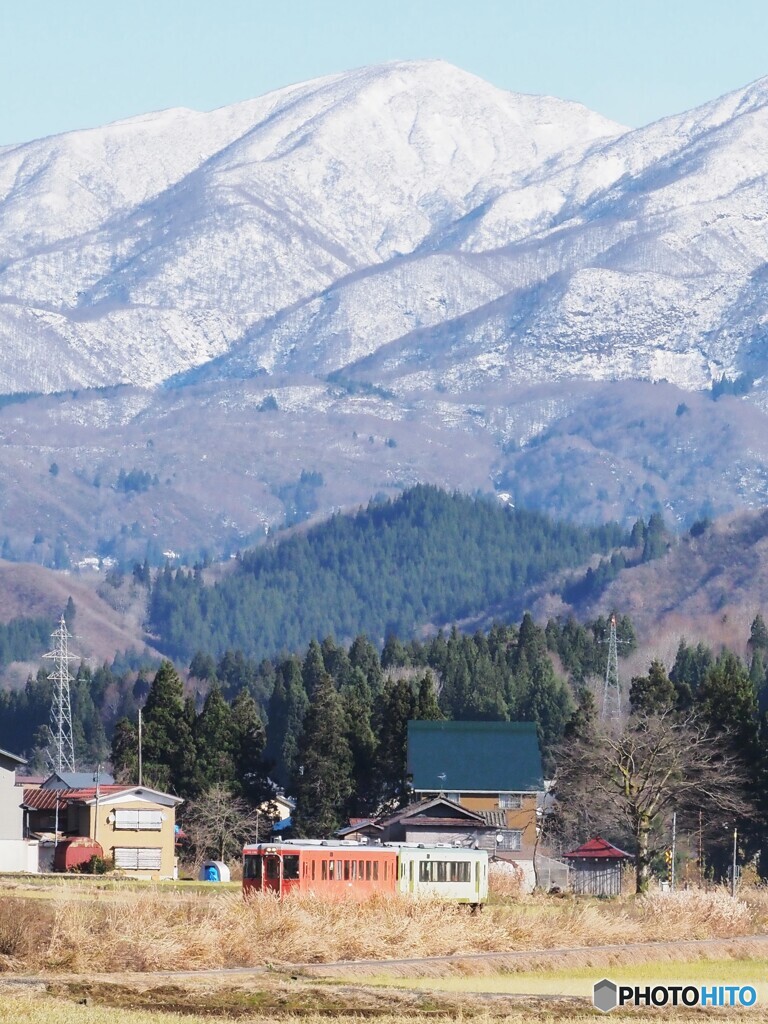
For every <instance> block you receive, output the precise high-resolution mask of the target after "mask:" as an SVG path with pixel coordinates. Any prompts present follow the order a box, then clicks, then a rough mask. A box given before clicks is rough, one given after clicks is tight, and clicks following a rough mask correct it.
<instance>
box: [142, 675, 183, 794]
mask: <svg viewBox="0 0 768 1024" xmlns="http://www.w3.org/2000/svg"><path fill="white" fill-rule="evenodd" d="M192 714H193V715H194V705H193V707H192ZM143 725H144V729H143V762H144V781H145V783H147V784H148V785H152V786H154V788H156V789H161V790H163V789H165V790H170V791H172V792H177V793H179V794H180V795H182V796H184V795H187V794H188V793H190V791H191V790H192V789H193V788H194V783H193V780H192V770H193V766H194V753H195V751H194V741H193V737H192V729H191V726H190V719H189V709H188V707H187V708H185V702H184V687H183V684H182V681H181V678H180V677H179V675H178V673H177V672H176V669H175V668H174V667H173V665H172V664H171V662H170V661H164V662H163V663H162V664H161V666H160V668H159V669H158V671H157V674H156V675H155V678H154V679H153V681H152V685H151V687H150V690H149V694H148V695H147V702H146V704H145V705H144V715H143Z"/></svg>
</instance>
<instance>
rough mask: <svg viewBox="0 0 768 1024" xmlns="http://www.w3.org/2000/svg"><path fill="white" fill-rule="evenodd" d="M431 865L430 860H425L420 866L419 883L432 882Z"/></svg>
mask: <svg viewBox="0 0 768 1024" xmlns="http://www.w3.org/2000/svg"><path fill="white" fill-rule="evenodd" d="M429 868H430V863H429V861H428V860H423V861H422V862H421V863H420V864H419V881H420V882H429V881H430V870H429Z"/></svg>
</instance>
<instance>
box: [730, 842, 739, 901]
mask: <svg viewBox="0 0 768 1024" xmlns="http://www.w3.org/2000/svg"><path fill="white" fill-rule="evenodd" d="M738 837H739V832H738V829H735V828H734V830H733V861H732V863H731V896H734V897H735V896H736V844H737V840H738Z"/></svg>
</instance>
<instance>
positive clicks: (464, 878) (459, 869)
mask: <svg viewBox="0 0 768 1024" xmlns="http://www.w3.org/2000/svg"><path fill="white" fill-rule="evenodd" d="M452 867H453V879H452V881H454V882H469V881H470V879H471V877H472V865H471V864H470V863H469V861H468V860H457V861H454V862H453V865H452Z"/></svg>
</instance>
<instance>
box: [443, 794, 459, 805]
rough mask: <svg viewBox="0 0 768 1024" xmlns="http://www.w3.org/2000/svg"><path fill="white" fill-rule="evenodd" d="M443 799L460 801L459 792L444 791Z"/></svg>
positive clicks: (456, 802)
mask: <svg viewBox="0 0 768 1024" xmlns="http://www.w3.org/2000/svg"><path fill="white" fill-rule="evenodd" d="M445 799H446V800H453V802H454V803H455V804H458V803H460V802H461V793H446V794H445Z"/></svg>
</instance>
